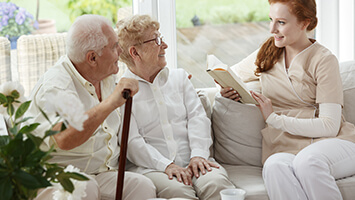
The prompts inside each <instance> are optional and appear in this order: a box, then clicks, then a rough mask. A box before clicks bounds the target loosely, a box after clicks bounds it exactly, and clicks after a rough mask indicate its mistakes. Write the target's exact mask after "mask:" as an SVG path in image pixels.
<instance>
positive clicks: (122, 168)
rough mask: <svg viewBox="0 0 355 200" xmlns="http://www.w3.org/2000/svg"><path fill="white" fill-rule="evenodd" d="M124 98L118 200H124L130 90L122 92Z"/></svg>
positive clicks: (117, 188) (130, 103)
mask: <svg viewBox="0 0 355 200" xmlns="http://www.w3.org/2000/svg"><path fill="white" fill-rule="evenodd" d="M122 96H123V98H125V99H126V100H127V101H126V106H125V111H124V118H123V128H122V137H121V147H120V158H119V162H118V174H117V185H116V200H121V199H122V191H123V180H124V171H125V165H126V157H127V141H128V134H129V122H130V121H131V110H132V97H131V91H130V90H129V89H124V90H123V92H122Z"/></svg>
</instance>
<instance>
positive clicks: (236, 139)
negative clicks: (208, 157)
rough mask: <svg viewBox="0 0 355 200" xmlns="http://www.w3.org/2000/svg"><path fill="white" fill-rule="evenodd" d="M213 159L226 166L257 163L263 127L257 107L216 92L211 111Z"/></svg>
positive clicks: (259, 164) (254, 164) (259, 163)
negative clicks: (213, 138)
mask: <svg viewBox="0 0 355 200" xmlns="http://www.w3.org/2000/svg"><path fill="white" fill-rule="evenodd" d="M212 127H213V132H214V137H215V140H214V151H215V152H214V153H215V159H216V160H217V161H218V162H220V163H224V164H230V165H252V166H262V164H261V140H262V137H261V133H260V131H261V130H262V129H263V128H264V127H265V122H264V118H263V116H262V115H261V112H260V110H259V108H257V107H256V106H254V105H248V104H242V103H238V102H235V101H232V100H230V99H227V98H224V97H222V96H221V95H220V93H217V95H216V99H215V104H214V106H213V112H212Z"/></svg>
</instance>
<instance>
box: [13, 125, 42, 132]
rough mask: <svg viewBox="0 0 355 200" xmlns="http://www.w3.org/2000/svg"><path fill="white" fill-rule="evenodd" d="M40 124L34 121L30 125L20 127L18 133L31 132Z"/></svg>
mask: <svg viewBox="0 0 355 200" xmlns="http://www.w3.org/2000/svg"><path fill="white" fill-rule="evenodd" d="M38 126H39V123H33V124H30V125H26V126H24V127H22V128H21V129H20V131H19V132H18V133H30V132H32V131H34V130H35V129H36V128H37V127H38Z"/></svg>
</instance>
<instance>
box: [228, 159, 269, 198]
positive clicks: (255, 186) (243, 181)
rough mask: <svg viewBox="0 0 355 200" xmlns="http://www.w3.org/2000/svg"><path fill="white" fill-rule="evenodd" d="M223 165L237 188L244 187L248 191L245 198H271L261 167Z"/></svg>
mask: <svg viewBox="0 0 355 200" xmlns="http://www.w3.org/2000/svg"><path fill="white" fill-rule="evenodd" d="M222 166H223V167H224V168H225V169H226V171H227V173H228V177H229V180H230V181H232V183H233V184H234V185H235V186H236V187H237V188H242V189H244V190H245V191H246V192H247V193H246V197H245V200H268V199H269V197H268V195H267V192H266V189H265V186H264V180H263V178H262V175H261V174H262V168H261V167H254V166H235V165H225V164H223V165H222Z"/></svg>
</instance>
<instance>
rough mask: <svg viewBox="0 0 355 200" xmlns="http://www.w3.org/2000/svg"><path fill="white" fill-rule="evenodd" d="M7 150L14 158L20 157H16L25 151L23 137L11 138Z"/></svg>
mask: <svg viewBox="0 0 355 200" xmlns="http://www.w3.org/2000/svg"><path fill="white" fill-rule="evenodd" d="M7 152H8V154H10V155H12V156H13V157H14V159H19V158H16V157H18V156H20V155H22V153H23V152H24V149H23V142H22V139H16V138H15V139H13V140H11V141H10V142H9V144H8V145H7Z"/></svg>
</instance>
